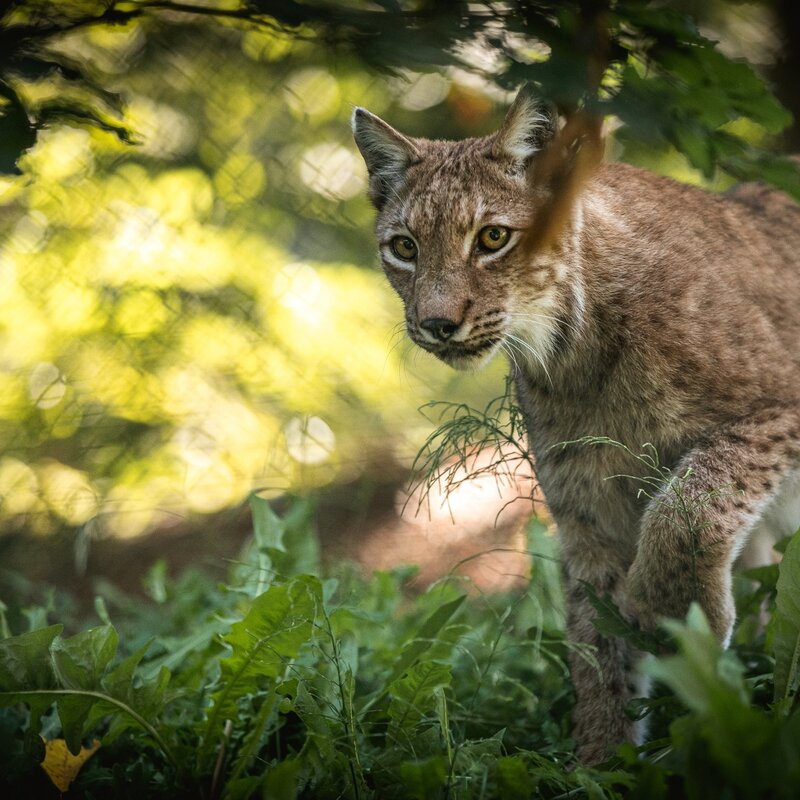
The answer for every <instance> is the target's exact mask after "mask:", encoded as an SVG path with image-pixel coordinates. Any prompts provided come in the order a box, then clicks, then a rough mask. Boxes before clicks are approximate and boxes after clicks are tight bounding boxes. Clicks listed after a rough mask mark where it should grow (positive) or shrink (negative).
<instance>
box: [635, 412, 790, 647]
mask: <svg viewBox="0 0 800 800" xmlns="http://www.w3.org/2000/svg"><path fill="white" fill-rule="evenodd" d="M799 417H800V413H799V412H798V409H797V406H796V405H794V406H790V407H784V408H777V409H769V410H766V411H762V412H760V413H759V414H757V415H754V416H753V417H751V418H749V419H747V420H743V421H739V422H737V423H735V424H733V425H730V426H726V427H725V428H723V429H720V430H718V431H716V432H715V433H714V435H713V436H709V437H708V438H707V439H706V440H705V441H704V442H702V443H701V444H698V445H697V446H696V447H695V449H694V450H692V451H691V452H690V453H689V454H688V455H687V456H686V458H685V459H684V460H683V461H682V463H681V464H680V465H679V466H678V468H677V469H676V470H675V473H674V474H675V477H674V479H673V481H672V482H671V483H670V484H669V485H667V486H666V487H665V488H664V489H663V490H662V491H661V493H660V494H659V495H658V496H656V497H655V498H654V499H653V500H652V501H651V503H650V505H649V506H648V508H647V511H646V512H645V514H644V517H643V519H642V529H641V533H640V537H639V542H638V548H637V554H636V558H635V560H634V563H633V566H632V567H631V569H630V572H629V574H628V579H627V589H628V595H629V599H630V605H631V607H632V609H633V611H634V613H635V614H636V616H637V617H638V619H639V622H640V623H641V624H642V625H643V626H644V627H653V626H654V625H655V624H656V622H657V620H658V619H659V618H660V617H683V616H684V615H685V614H686V612H687V610H688V608H689V605H690V603H691V602H692V601H694V600H696V601H698V602H699V603H700V605H701V606H702V608H703V610H704V611H705V613H706V616H707V617H708V620H709V623H710V625H711V628H712V630H713V631H714V633H715V634H716V635H717V637H718V638H719V640H720V641H721V642H723V643H724V644H727V642H728V640H729V639H730V635H731V631H732V629H733V623H734V617H735V611H734V605H733V596H732V593H731V567H732V565H733V561H734V559H735V557H736V555H737V554H738V553H739V551H740V550H741V549H742V547H743V546H744V544H745V540H746V538H747V534H748V532H749V531H750V529H751V528H752V526H753V525H754V523H755V522H756V521H757V520H758V518H759V517H760V515H761V514H762V513H763V511H764V509H765V507H766V506H767V505H768V504H769V502H770V500H771V499H772V498H773V496H774V495H775V493H776V492H777V491H778V489H779V487H780V485H781V483H782V482H783V481H784V479H785V478H786V477H787V475H788V474H789V473H791V472H792V471H793V470H794V469H796V468H797V466H798V457H799V456H800V419H799Z"/></svg>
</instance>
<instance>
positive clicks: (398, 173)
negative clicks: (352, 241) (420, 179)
mask: <svg viewBox="0 0 800 800" xmlns="http://www.w3.org/2000/svg"><path fill="white" fill-rule="evenodd" d="M352 126H353V136H354V138H355V140H356V144H357V145H358V149H359V150H360V151H361V155H362V156H363V157H364V161H365V162H366V164H367V171H368V172H369V177H370V181H369V184H370V185H369V194H370V198H371V199H372V202H373V203H374V204H375V207H376V208H378V209H380V208H381V207H382V206H383V205H384V203H385V202H386V198H387V197H388V195H389V193H390V192H392V191H393V190H394V191H396V188H397V184H399V183H402V181H403V178H404V175H405V171H406V170H407V169H408V167H409V166H410V165H411V164H413V163H415V162H416V161H419V158H420V155H419V151H418V150H417V147H416V146H415V145H414V143H413V141H411V139H408V138H406V137H405V136H403V134H402V133H399V132H398V131H396V130H395V129H394V128H393V127H392V126H391V125H389V124H388V123H386V122H384V121H383V120H382V119H381V118H380V117H376V116H375V115H374V114H370V112H369V111H367V110H366V109H365V108H360V107H359V108H356V109H355V110H354V111H353V119H352Z"/></svg>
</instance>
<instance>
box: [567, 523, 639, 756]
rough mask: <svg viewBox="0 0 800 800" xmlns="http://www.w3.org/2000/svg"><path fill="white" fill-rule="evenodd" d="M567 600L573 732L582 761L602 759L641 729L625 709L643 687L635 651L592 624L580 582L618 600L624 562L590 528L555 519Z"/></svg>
mask: <svg viewBox="0 0 800 800" xmlns="http://www.w3.org/2000/svg"><path fill="white" fill-rule="evenodd" d="M559 538H560V539H561V543H562V545H561V550H562V559H563V564H564V593H565V597H566V605H567V634H568V636H569V640H570V644H571V645H572V648H573V649H571V650H570V671H571V674H572V682H573V685H574V687H575V696H576V700H575V708H574V710H573V715H572V722H573V729H572V733H573V737H574V738H575V742H576V744H577V756H578V759H579V760H580V761H581V762H582V763H584V764H588V765H591V764H597V763H599V762H601V761H603V760H605V759H606V758H607V757H608V756H609V755H611V754H612V753H613V751H614V748H615V747H616V746H617V745H619V744H621V743H622V742H638V741H639V739H641V736H642V734H643V730H641V726H640V725H637V723H634V722H632V721H631V720H630V719H629V718H628V717H627V715H626V714H625V706H626V705H627V703H628V701H629V700H630V699H631V698H632V697H637V696H640V695H642V694H646V692H647V687H646V685H645V683H644V682H643V681H642V679H641V678H640V677H638V676H637V674H636V673H635V671H634V668H635V665H636V658H637V656H638V653H637V652H635V651H634V650H633V648H631V647H630V645H629V644H628V643H627V642H625V641H624V640H622V639H619V638H617V637H605V636H603V635H602V634H600V633H599V632H598V631H597V629H596V628H595V627H594V623H593V620H594V618H595V617H596V616H597V613H596V611H595V610H594V608H593V606H592V605H591V603H590V602H589V600H588V599H587V597H586V592H585V589H584V584H589V585H591V586H592V587H593V588H594V590H595V591H596V592H597V593H598V594H601V595H602V594H606V593H610V594H611V595H612V597H613V598H614V599H615V600H616V602H617V603H618V604H623V603H624V599H625V595H624V584H625V572H626V568H627V563H630V562H627V563H626V560H625V559H624V557H623V556H622V555H621V554H620V553H619V552H617V550H616V549H615V548H613V547H611V546H609V545H608V543H604V542H603V540H602V538H600V537H598V533H597V531H596V530H594V529H593V528H589V527H586V526H580V525H579V526H577V529H576V526H575V524H571V525H564V524H563V520H562V522H561V523H560V524H559Z"/></svg>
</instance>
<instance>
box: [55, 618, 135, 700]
mask: <svg viewBox="0 0 800 800" xmlns="http://www.w3.org/2000/svg"><path fill="white" fill-rule="evenodd" d="M118 643H119V636H118V635H117V632H116V630H114V628H113V626H111V625H99V626H98V627H96V628H90V629H89V630H88V631H81V632H80V633H76V634H75V635H74V636H71V637H70V638H69V639H61V638H58V639H56V640H55V641H54V642H53V645H52V647H51V652H52V654H53V664H54V665H55V670H56V675H57V676H58V679H59V681H60V683H61V685H62V686H64V687H65V688H68V689H95V688H98V687H99V686H100V679H101V678H102V676H103V674H104V673H105V671H106V667H108V665H109V664H110V663H111V660H112V659H113V658H114V655H115V654H116V652H117V644H118Z"/></svg>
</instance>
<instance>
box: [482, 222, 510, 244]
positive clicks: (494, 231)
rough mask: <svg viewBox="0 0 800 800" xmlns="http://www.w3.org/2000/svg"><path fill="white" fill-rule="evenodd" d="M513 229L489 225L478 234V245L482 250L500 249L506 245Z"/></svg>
mask: <svg viewBox="0 0 800 800" xmlns="http://www.w3.org/2000/svg"><path fill="white" fill-rule="evenodd" d="M510 235H511V231H509V229H508V228H502V227H500V226H499V225H487V226H486V227H485V228H483V229H482V230H481V232H480V233H479V234H478V245H479V246H480V248H481V249H482V250H500V248H502V247H505V246H506V243H507V242H508V237H509V236H510Z"/></svg>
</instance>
